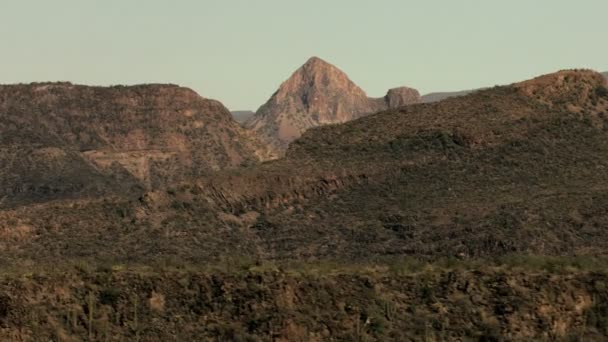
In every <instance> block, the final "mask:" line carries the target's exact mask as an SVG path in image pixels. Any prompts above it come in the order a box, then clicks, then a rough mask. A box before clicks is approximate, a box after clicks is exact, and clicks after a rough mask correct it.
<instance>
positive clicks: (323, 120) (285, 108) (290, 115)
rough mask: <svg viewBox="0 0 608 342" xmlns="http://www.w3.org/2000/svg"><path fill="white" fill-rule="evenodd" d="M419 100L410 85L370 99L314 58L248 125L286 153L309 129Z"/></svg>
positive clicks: (291, 77) (339, 71) (293, 76)
mask: <svg viewBox="0 0 608 342" xmlns="http://www.w3.org/2000/svg"><path fill="white" fill-rule="evenodd" d="M419 99H420V95H419V94H418V92H417V91H416V90H413V89H409V88H398V89H393V90H391V91H390V92H389V93H388V94H387V96H385V97H383V98H379V99H375V98H369V97H368V96H367V94H366V93H365V91H363V89H361V88H359V86H357V85H356V84H355V83H354V82H353V81H351V80H350V79H349V77H348V75H346V73H344V72H343V71H342V70H340V69H338V68H337V67H336V66H334V65H332V64H330V63H328V62H326V61H324V60H323V59H321V58H319V57H311V58H309V59H308V61H306V63H304V65H302V66H301V67H300V68H298V69H297V70H296V71H295V72H294V73H293V74H292V75H291V76H290V77H289V79H287V80H286V81H285V82H283V84H281V86H280V87H279V89H278V90H277V91H276V92H275V93H274V94H273V95H272V97H271V98H270V99H269V100H268V102H266V103H265V104H264V105H263V106H262V107H260V109H258V111H257V112H256V114H255V116H254V117H253V118H252V119H251V120H249V121H248V122H247V123H246V126H247V127H249V128H250V129H252V130H254V131H256V132H257V133H259V134H260V135H261V136H262V137H263V138H264V139H265V140H267V142H268V143H269V144H270V145H272V146H273V147H274V148H275V149H276V150H277V151H279V152H283V151H285V150H286V149H287V146H288V144H289V143H290V142H291V141H293V140H294V139H297V138H298V137H299V136H300V135H301V134H302V133H303V132H304V131H306V130H308V129H309V128H312V127H317V126H321V125H326V124H335V123H343V122H347V121H350V120H353V119H356V118H359V117H362V116H364V115H367V114H372V113H375V112H377V111H380V110H383V109H387V108H393V107H397V106H402V105H406V104H410V103H415V102H418V101H419Z"/></svg>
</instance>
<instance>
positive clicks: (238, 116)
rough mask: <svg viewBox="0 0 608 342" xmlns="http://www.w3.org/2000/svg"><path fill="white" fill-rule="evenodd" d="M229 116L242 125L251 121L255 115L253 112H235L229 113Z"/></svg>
mask: <svg viewBox="0 0 608 342" xmlns="http://www.w3.org/2000/svg"><path fill="white" fill-rule="evenodd" d="M231 114H232V117H233V118H234V120H235V121H236V122H238V123H241V124H242V123H245V122H246V121H247V120H249V119H251V118H252V117H253V116H254V115H255V112H254V111H252V110H236V111H233V112H231Z"/></svg>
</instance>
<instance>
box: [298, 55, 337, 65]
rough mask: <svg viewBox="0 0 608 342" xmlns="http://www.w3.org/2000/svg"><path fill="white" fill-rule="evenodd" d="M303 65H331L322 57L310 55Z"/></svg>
mask: <svg viewBox="0 0 608 342" xmlns="http://www.w3.org/2000/svg"><path fill="white" fill-rule="evenodd" d="M304 65H331V64H330V63H328V62H326V61H325V60H323V59H322V58H319V57H317V56H312V57H310V58H309V59H308V60H307V61H306V63H304Z"/></svg>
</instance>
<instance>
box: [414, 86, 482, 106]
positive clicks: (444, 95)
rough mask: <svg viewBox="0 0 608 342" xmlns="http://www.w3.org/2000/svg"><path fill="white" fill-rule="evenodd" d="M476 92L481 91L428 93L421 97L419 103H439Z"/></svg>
mask: <svg viewBox="0 0 608 342" xmlns="http://www.w3.org/2000/svg"><path fill="white" fill-rule="evenodd" d="M477 90H481V89H475V90H462V91H452V92H440V93H430V94H426V95H423V96H422V97H421V98H420V102H422V103H433V102H439V101H443V100H445V99H449V98H451V97H458V96H465V95H468V94H470V93H472V92H475V91H477Z"/></svg>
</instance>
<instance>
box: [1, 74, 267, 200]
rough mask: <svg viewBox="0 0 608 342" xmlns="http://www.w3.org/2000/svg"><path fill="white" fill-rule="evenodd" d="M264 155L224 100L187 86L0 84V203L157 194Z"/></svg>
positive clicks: (255, 159) (259, 145)
mask: <svg viewBox="0 0 608 342" xmlns="http://www.w3.org/2000/svg"><path fill="white" fill-rule="evenodd" d="M263 157H264V152H263V148H262V145H261V144H260V143H259V142H258V141H257V140H256V139H254V138H253V137H252V135H251V132H248V131H246V130H245V129H243V128H242V127H240V126H239V125H238V124H237V123H236V122H235V121H233V119H232V118H231V116H230V113H229V112H228V110H227V109H226V108H225V107H224V106H223V105H222V104H221V103H219V102H217V101H214V100H208V99H204V98H202V97H200V96H199V95H198V94H196V93H195V92H194V91H192V90H190V89H187V88H181V87H178V86H174V85H140V86H131V87H123V86H117V87H88V86H78V85H72V84H70V83H40V84H30V85H10V86H0V161H1V165H2V168H1V169H0V180H1V181H2V184H3V185H5V186H4V187H3V188H2V189H0V199H2V197H3V196H7V197H13V198H14V197H15V196H17V197H18V196H19V195H21V196H23V197H27V196H28V193H29V195H34V196H35V197H37V196H41V195H52V194H59V193H65V192H80V191H85V190H86V189H88V188H94V189H96V191H101V192H104V191H106V190H108V189H110V188H112V187H111V186H108V185H107V184H106V183H114V184H117V183H120V182H121V181H127V180H128V183H129V184H130V185H132V186H136V187H139V188H146V189H154V188H159V187H164V186H166V185H167V184H170V183H174V182H178V181H181V180H184V179H188V178H191V177H199V176H202V175H204V174H205V173H207V172H210V171H213V170H219V169H224V168H229V167H234V166H238V165H240V164H246V163H253V162H256V161H258V160H260V159H263ZM102 180H103V181H102ZM117 180H118V182H116V181H117ZM117 186H118V188H124V184H123V186H121V185H117ZM85 192H86V191H85Z"/></svg>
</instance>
